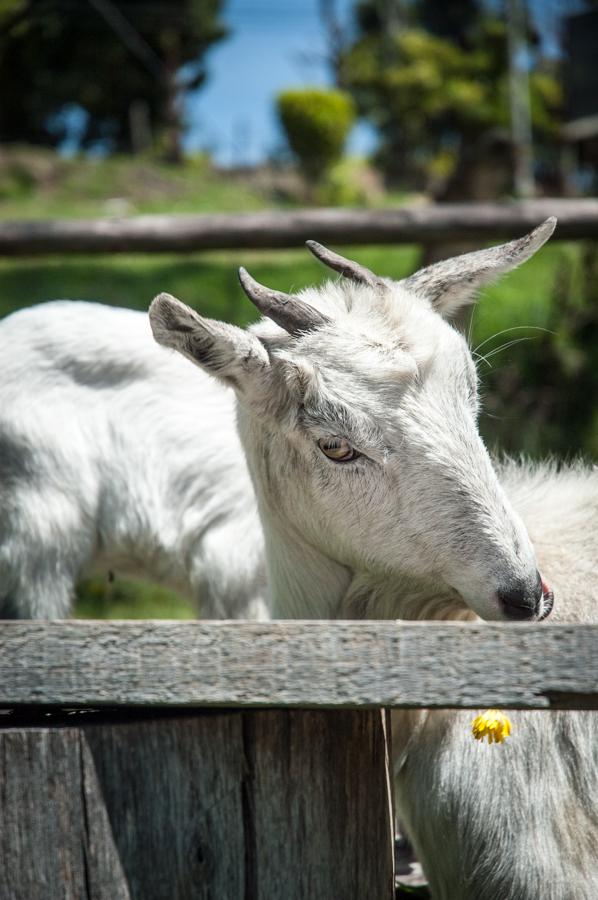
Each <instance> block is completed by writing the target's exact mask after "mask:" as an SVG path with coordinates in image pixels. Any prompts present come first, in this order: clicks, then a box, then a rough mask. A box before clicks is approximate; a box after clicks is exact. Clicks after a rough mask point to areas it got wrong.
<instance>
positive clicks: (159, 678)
mask: <svg viewBox="0 0 598 900" xmlns="http://www.w3.org/2000/svg"><path fill="white" fill-rule="evenodd" d="M597 649H598V625H549V624H537V625H524V624H498V623H496V624H495V623H467V624H464V623H442V624H440V623H414V622H392V621H382V622H372V621H358V622H346V621H335V622H314V621H311V622H297V621H292V622H291V621H288V622H273V623H255V622H245V623H239V622H163V621H161V622H114V621H112V622H106V621H105V622H84V621H79V622H75V621H68V622H49V623H48V622H25V621H21V622H19V621H14V622H3V623H1V624H0V706H9V707H10V706H14V705H17V704H42V705H44V704H45V705H57V706H72V707H85V706H96V705H108V706H118V705H127V704H128V705H142V706H143V705H163V706H290V707H320V706H321V707H358V706H384V707H422V706H423V707H464V708H476V707H479V706H504V707H507V708H508V707H513V708H522V709H525V708H529V709H547V708H571V709H592V708H596V706H597V705H598V652H597Z"/></svg>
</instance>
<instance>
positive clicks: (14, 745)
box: [0, 710, 393, 900]
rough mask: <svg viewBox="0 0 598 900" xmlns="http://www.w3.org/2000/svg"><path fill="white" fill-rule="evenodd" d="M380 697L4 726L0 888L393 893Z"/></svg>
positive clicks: (101, 892) (208, 897)
mask: <svg viewBox="0 0 598 900" xmlns="http://www.w3.org/2000/svg"><path fill="white" fill-rule="evenodd" d="M388 754H389V751H388V748H387V738H386V729H385V727H384V721H383V713H382V712H381V711H379V710H374V711H372V710H355V711H347V710H334V711H301V710H292V711H291V710H278V711H267V712H260V711H253V712H247V711H244V712H242V711H236V712H229V713H206V712H203V713H197V714H193V715H187V716H182V717H180V718H178V719H177V718H175V719H173V718H172V717H163V718H161V717H157V718H155V719H151V720H147V721H144V722H143V721H136V722H134V723H121V722H119V723H103V724H101V725H88V726H83V727H77V728H48V729H21V730H18V731H16V730H11V729H5V730H3V731H0V858H1V860H2V864H1V865H0V897H1V898H2V900H4V898H6V900H51V898H60V900H220V898H222V900H280V898H283V897H284V898H285V900H304V898H306V897H309V898H310V900H330V898H332V897H342V898H343V900H353V898H354V900H362V898H364V897H375V898H376V900H391V898H392V893H393V859H392V855H393V854H392V850H393V839H392V838H393V835H392V810H391V806H390V779H389V773H388Z"/></svg>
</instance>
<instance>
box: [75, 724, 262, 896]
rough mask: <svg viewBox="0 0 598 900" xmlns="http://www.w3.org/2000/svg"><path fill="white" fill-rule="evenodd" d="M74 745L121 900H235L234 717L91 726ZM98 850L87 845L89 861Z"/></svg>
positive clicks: (239, 757)
mask: <svg viewBox="0 0 598 900" xmlns="http://www.w3.org/2000/svg"><path fill="white" fill-rule="evenodd" d="M82 735H83V741H84V743H85V745H86V747H87V748H88V749H89V757H88V760H89V765H88V766H87V767H86V778H87V781H88V783H90V784H91V785H92V793H96V792H97V793H98V794H99V796H100V797H101V798H102V802H103V804H104V807H105V812H106V816H107V818H108V820H109V822H110V828H111V833H112V840H113V843H114V846H115V847H116V850H117V855H118V860H119V863H120V866H121V867H122V872H123V874H124V880H125V883H126V885H127V888H128V891H129V894H130V898H131V900H163V898H168V900H212V898H217V897H223V898H224V897H226V898H230V900H244V896H245V895H244V890H245V887H244V886H245V873H244V868H245V839H244V832H243V814H242V803H241V787H242V783H243V779H244V778H245V756H244V746H243V732H242V716H241V714H236V715H227V714H220V713H218V714H204V715H197V716H187V717H182V718H179V719H172V718H167V719H159V718H158V719H153V720H149V721H145V722H143V721H137V722H133V723H131V724H125V723H118V724H114V725H109V724H104V725H100V726H94V725H92V726H89V727H86V728H83V729H82ZM105 847H106V844H105V841H102V840H97V841H96V842H95V858H98V857H99V858H101V857H102V856H103V854H104V853H105ZM90 880H91V879H90ZM91 883H92V886H93V887H95V884H94V882H93V881H91ZM107 900H108V898H107Z"/></svg>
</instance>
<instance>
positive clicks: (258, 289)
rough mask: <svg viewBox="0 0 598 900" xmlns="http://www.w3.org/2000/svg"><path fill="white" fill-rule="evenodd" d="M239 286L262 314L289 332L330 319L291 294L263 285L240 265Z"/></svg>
mask: <svg viewBox="0 0 598 900" xmlns="http://www.w3.org/2000/svg"><path fill="white" fill-rule="evenodd" d="M239 281H240V282H241V287H242V288H243V290H244V291H245V293H246V294H247V296H248V297H249V299H250V300H251V302H252V303H253V304H254V305H255V306H257V308H258V309H259V311H260V312H261V313H262V315H264V316H268V318H269V319H272V321H273V322H276V324H277V325H280V327H281V328H284V330H285V331H288V332H289V334H302V333H303V332H304V331H312V330H313V329H314V328H319V327H320V326H321V325H326V324H328V323H329V322H330V319H329V318H328V317H327V316H325V315H324V314H323V313H321V312H319V311H318V310H317V309H314V307H313V306H310V305H309V303H305V302H304V301H303V300H300V299H299V298H298V297H295V296H293V295H292V294H284V293H283V292H282V291H274V290H272V289H271V288H267V287H264V285H263V284H260V283H259V282H257V281H256V280H255V278H252V277H251V275H250V274H249V272H247V271H246V269H243V268H242V267H241V268H240V269H239Z"/></svg>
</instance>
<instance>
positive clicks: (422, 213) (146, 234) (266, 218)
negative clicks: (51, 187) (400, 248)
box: [0, 198, 598, 274]
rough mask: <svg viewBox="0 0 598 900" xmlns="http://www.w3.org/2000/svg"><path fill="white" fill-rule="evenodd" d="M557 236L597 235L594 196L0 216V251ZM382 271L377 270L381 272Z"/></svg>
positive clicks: (186, 249)
mask: <svg viewBox="0 0 598 900" xmlns="http://www.w3.org/2000/svg"><path fill="white" fill-rule="evenodd" d="M551 215H556V216H558V219H559V224H558V230H557V238H561V239H566V240H570V239H572V238H596V237H598V201H596V200H593V199H581V200H566V199H561V198H545V199H541V200H526V201H521V202H517V203H476V204H449V203H447V204H442V205H438V206H423V205H418V206H403V207H400V208H399V209H377V210H367V209H317V210H316V209H298V210H286V211H284V212H276V211H274V212H273V211H264V212H252V213H235V214H217V215H211V214H209V215H178V216H172V215H146V216H136V217H131V218H127V219H76V220H53V221H12V222H10V221H7V222H2V223H0V256H18V255H30V256H31V255H36V254H51V253H130V252H157V251H166V252H169V253H188V252H192V251H196V250H222V249H241V248H263V247H264V248H265V247H269V248H278V247H297V246H301V245H302V244H303V243H304V242H305V241H306V240H308V239H312V240H317V241H320V242H322V243H324V244H326V243H330V244H336V245H339V244H401V243H403V244H404V243H434V242H443V241H447V240H450V241H460V240H473V241H479V242H481V243H483V242H484V241H493V240H496V239H500V238H510V237H518V236H520V235H522V234H524V233H525V232H526V231H529V230H531V229H532V228H534V227H535V226H536V225H538V224H539V223H540V222H541V221H542V220H543V219H546V218H547V217H548V216H551ZM381 274H383V273H381Z"/></svg>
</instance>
